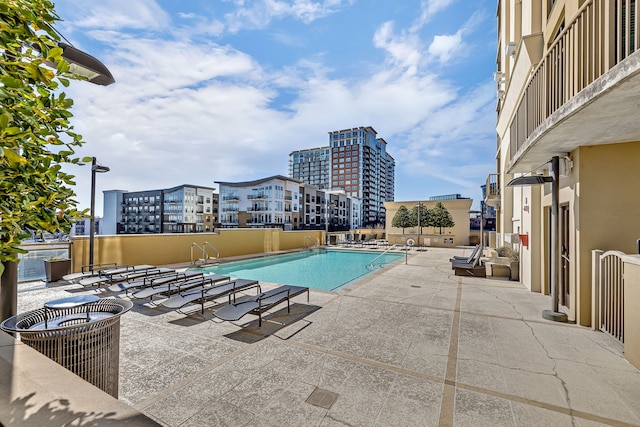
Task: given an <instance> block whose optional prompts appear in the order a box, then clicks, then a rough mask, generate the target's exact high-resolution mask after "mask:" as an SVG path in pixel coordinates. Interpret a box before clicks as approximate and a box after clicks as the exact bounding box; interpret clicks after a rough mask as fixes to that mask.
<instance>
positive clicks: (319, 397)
mask: <svg viewBox="0 0 640 427" xmlns="http://www.w3.org/2000/svg"><path fill="white" fill-rule="evenodd" d="M337 398H338V393H334V392H332V391H329V390H324V389H321V388H318V387H316V389H315V390H313V392H312V393H311V394H310V395H309V397H307V400H306V402H307V403H310V404H312V405H314V406H319V407H320V408H324V409H331V405H333V403H334V402H335V401H336V399H337Z"/></svg>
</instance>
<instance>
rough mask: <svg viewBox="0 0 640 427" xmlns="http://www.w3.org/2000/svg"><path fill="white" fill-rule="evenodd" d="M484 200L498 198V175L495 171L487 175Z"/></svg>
mask: <svg viewBox="0 0 640 427" xmlns="http://www.w3.org/2000/svg"><path fill="white" fill-rule="evenodd" d="M486 191H487V192H486V196H485V199H486V200H491V199H497V198H500V175H498V174H497V173H492V174H489V176H488V177H487V190H486Z"/></svg>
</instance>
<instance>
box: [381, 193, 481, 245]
mask: <svg viewBox="0 0 640 427" xmlns="http://www.w3.org/2000/svg"><path fill="white" fill-rule="evenodd" d="M441 202H442V204H443V205H444V207H446V208H447V210H448V211H449V213H450V214H451V216H452V217H453V222H454V223H455V226H454V227H451V228H443V229H442V235H440V229H439V228H436V227H422V231H421V236H422V238H423V240H424V239H425V238H429V239H430V244H431V246H457V245H469V235H470V229H469V228H470V223H469V210H470V209H471V204H472V203H473V200H472V199H455V200H442V201H441ZM420 203H422V204H423V205H424V206H425V207H426V208H427V209H433V207H434V206H435V205H436V203H438V201H431V200H429V201H426V200H421V201H420ZM417 204H418V201H417V200H415V201H404V202H385V204H384V206H385V209H386V210H387V219H386V224H385V232H386V235H387V239H388V240H389V242H390V243H399V242H396V241H394V239H396V240H397V239H400V237H401V236H403V233H402V231H403V230H402V229H401V228H397V227H393V226H392V225H391V223H392V222H393V217H394V216H395V215H396V212H398V208H400V206H402V205H404V206H406V208H407V209H408V210H409V211H411V209H412V208H413V206H415V205H417ZM404 235H405V236H406V237H407V238H408V237H411V238H413V239H416V238H417V235H418V228H417V227H413V228H411V227H409V228H405V229H404ZM445 237H447V238H453V243H452V244H445V243H444V238H445ZM436 239H437V241H436Z"/></svg>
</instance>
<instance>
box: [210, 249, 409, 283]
mask: <svg viewBox="0 0 640 427" xmlns="http://www.w3.org/2000/svg"><path fill="white" fill-rule="evenodd" d="M378 257H380V258H378ZM376 258H378V259H376ZM401 258H404V254H399V253H386V254H384V255H382V256H381V253H380V252H372V251H332V250H324V249H320V250H313V251H307V252H297V253H294V254H285V255H274V256H266V257H262V258H255V259H250V260H246V261H235V262H228V263H224V264H220V265H217V266H212V267H207V268H205V269H204V271H205V272H206V273H216V274H224V275H228V276H232V277H239V278H242V279H253V280H260V281H263V282H273V283H279V284H283V285H294V286H307V287H310V288H315V289H324V290H334V289H337V288H339V287H341V286H344V285H346V284H348V283H349V282H352V281H354V280H356V279H360V278H362V277H364V276H366V275H367V274H370V273H372V272H373V271H375V269H374V270H372V269H368V268H367V264H369V263H370V262H371V261H374V260H375V265H376V266H377V268H379V267H380V266H383V265H387V264H390V263H393V262H396V261H398V260H399V259H401ZM377 268H376V269H377Z"/></svg>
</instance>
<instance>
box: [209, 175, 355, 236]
mask: <svg viewBox="0 0 640 427" xmlns="http://www.w3.org/2000/svg"><path fill="white" fill-rule="evenodd" d="M216 184H218V185H219V186H220V227H223V228H243V227H251V228H267V227H278V228H282V229H283V230H300V229H325V228H327V221H328V226H329V227H328V228H329V230H330V231H336V230H349V229H351V228H357V227H359V225H360V223H359V210H360V203H359V200H357V199H355V198H351V197H348V196H347V195H346V193H345V192H344V191H332V192H329V191H324V190H321V189H319V188H318V187H316V186H314V185H311V184H305V183H302V182H300V181H298V180H295V179H292V178H288V177H285V176H282V175H275V176H271V177H267V178H264V179H259V180H255V181H245V182H221V181H216ZM354 210H358V212H354Z"/></svg>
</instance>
